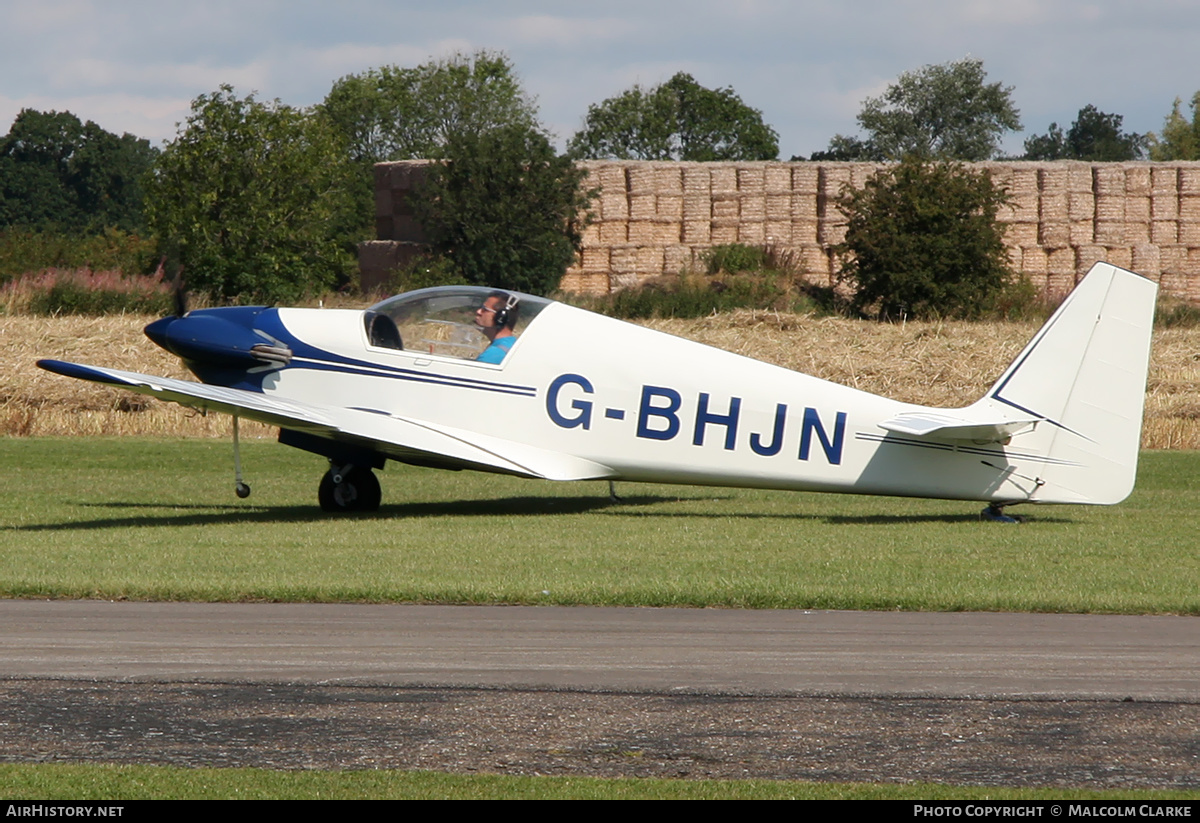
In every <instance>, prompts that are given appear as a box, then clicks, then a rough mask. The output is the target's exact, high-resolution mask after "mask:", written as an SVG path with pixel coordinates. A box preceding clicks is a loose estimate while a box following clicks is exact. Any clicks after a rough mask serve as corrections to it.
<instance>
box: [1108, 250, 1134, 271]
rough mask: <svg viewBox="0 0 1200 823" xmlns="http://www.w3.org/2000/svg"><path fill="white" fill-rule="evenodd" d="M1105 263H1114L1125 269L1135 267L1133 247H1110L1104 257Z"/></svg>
mask: <svg viewBox="0 0 1200 823" xmlns="http://www.w3.org/2000/svg"><path fill="white" fill-rule="evenodd" d="M1104 262H1105V263H1112V264H1113V265H1114V266H1120V267H1121V268H1123V269H1129V268H1131V267H1132V266H1133V246H1110V247H1109V248H1108V249H1107V250H1106V253H1105V255H1104Z"/></svg>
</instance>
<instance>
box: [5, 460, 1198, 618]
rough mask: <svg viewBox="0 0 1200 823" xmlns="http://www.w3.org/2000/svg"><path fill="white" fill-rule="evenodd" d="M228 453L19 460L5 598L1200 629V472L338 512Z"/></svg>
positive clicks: (302, 485)
mask: <svg viewBox="0 0 1200 823" xmlns="http://www.w3.org/2000/svg"><path fill="white" fill-rule="evenodd" d="M242 456H243V464H244V466H245V467H246V472H247V479H248V481H249V482H250V483H251V484H252V485H253V487H254V495H253V496H252V497H251V498H250V499H249V500H245V501H241V500H238V499H237V498H236V497H234V495H233V489H232V486H233V478H232V468H231V464H232V460H231V449H230V446H229V444H228V443H223V442H214V441H207V440H180V441H166V440H143V439H91V438H89V439H82V438H80V439H73V438H62V439H55V438H45V439H2V440H0V461H2V465H3V466H4V468H5V471H4V472H3V473H2V474H0V504H2V506H3V508H2V509H0V511H2V512H3V513H2V514H0V596H4V597H98V598H131V599H158V600H226V601H230V600H282V601H309V600H316V601H368V602H377V601H413V602H438V603H538V604H551V603H552V604H581V603H582V604H597V605H647V606H727V607H747V608H822V609H905V610H1001V611H1065V612H1122V613H1184V614H1200V591H1198V590H1197V587H1196V585H1195V581H1196V580H1198V579H1200V555H1198V554H1197V552H1196V551H1195V535H1196V534H1197V533H1200V528H1198V527H1200V490H1198V489H1197V487H1196V484H1195V482H1194V478H1195V477H1197V476H1198V475H1200V454H1197V453H1190V452H1148V453H1146V454H1144V455H1143V460H1142V468H1141V472H1140V477H1139V482H1138V487H1137V490H1136V491H1135V492H1134V494H1133V496H1132V497H1131V498H1130V499H1129V500H1127V501H1126V502H1125V503H1123V504H1121V505H1119V506H1116V507H1109V508H1092V507H1028V508H1026V509H1025V513H1026V514H1027V516H1028V518H1029V520H1028V522H1026V523H1024V524H1022V525H1020V526H1005V525H1001V524H994V523H984V522H980V521H979V520H978V519H977V513H978V510H979V509H980V508H981V506H980V505H979V504H971V503H961V502H941V501H922V500H903V499H891V498H870V497H852V496H840V495H812V494H797V493H788V492H764V491H749V490H736V489H715V488H696V487H682V486H649V485H640V484H619V487H618V491H619V492H620V493H621V494H622V495H623V496H625V498H626V502H625V503H624V504H618V505H612V504H609V502H608V499H607V485H606V484H604V483H577V484H555V483H549V482H540V481H528V480H520V479H516V478H508V477H502V476H494V475H482V474H476V473H471V472H436V471H430V470H421V469H413V468H408V467H403V466H399V465H397V464H389V466H388V468H387V470H386V471H384V472H382V473H381V480H382V482H383V487H384V506H383V508H382V509H381V510H380V511H379V512H378V513H377V514H375V515H371V516H363V517H355V518H338V517H330V516H328V515H325V514H323V513H322V512H321V511H320V510H319V509H318V508H317V506H316V501H315V497H316V483H317V480H318V478H319V476H320V474H321V473H322V471H323V470H324V468H325V467H324V465H323V461H322V460H320V459H319V458H315V457H313V456H311V455H307V454H304V453H301V452H297V451H295V450H292V449H287V448H285V447H282V446H279V445H277V444H274V443H269V442H252V443H248V444H245V445H244V447H243V455H242Z"/></svg>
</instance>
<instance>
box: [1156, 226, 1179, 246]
mask: <svg viewBox="0 0 1200 823" xmlns="http://www.w3.org/2000/svg"><path fill="white" fill-rule="evenodd" d="M1150 240H1151V241H1152V242H1154V243H1157V244H1159V245H1160V246H1166V245H1170V244H1172V243H1178V242H1179V221H1178V220H1155V221H1154V222H1153V223H1151V224H1150Z"/></svg>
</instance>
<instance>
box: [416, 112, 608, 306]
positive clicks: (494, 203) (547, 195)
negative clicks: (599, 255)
mask: <svg viewBox="0 0 1200 823" xmlns="http://www.w3.org/2000/svg"><path fill="white" fill-rule="evenodd" d="M585 176H586V175H585V172H584V171H583V170H582V169H578V168H576V167H575V165H574V164H573V163H572V162H571V161H570V160H569V159H568V158H566V157H558V156H556V155H555V152H554V149H553V148H552V147H551V145H550V141H549V139H547V137H546V136H545V135H544V134H542V133H541V132H539V131H536V130H534V129H529V128H524V127H521V126H519V125H507V126H502V127H500V128H497V129H493V130H491V131H485V132H472V131H463V132H456V133H452V134H450V136H449V138H448V140H447V141H446V145H445V147H444V149H443V152H442V158H441V160H440V162H439V163H437V164H435V165H434V166H433V167H432V168H431V169H430V172H429V176H428V178H427V179H426V181H425V183H424V185H422V186H421V187H419V189H418V191H417V197H416V199H415V200H414V204H413V205H414V212H415V215H416V218H417V220H418V221H420V223H421V225H422V226H423V227H424V229H425V231H426V234H427V235H428V237H429V240H430V245H431V247H432V249H433V251H434V253H435V254H436V255H438V256H440V257H441V258H443V259H444V260H447V261H449V262H450V264H451V265H452V267H453V269H454V270H455V271H456V272H457V274H458V275H459V276H460V277H461V278H462V279H463V280H465V281H466V282H468V283H477V284H480V285H487V286H493V287H496V288H505V289H513V290H516V291H525V292H530V293H532V294H549V293H551V292H553V291H554V290H555V289H556V288H557V287H558V283H559V281H560V280H561V279H562V276H563V274H564V273H566V270H567V267H568V266H569V265H570V264H571V262H572V260H573V259H574V256H575V254H576V252H577V251H578V250H579V247H580V243H581V240H582V237H581V232H582V229H583V226H584V224H585V222H586V220H587V214H586V209H587V205H588V203H589V202H590V200H591V198H592V197H594V196H595V191H594V190H592V191H584V190H583V188H582V186H583V181H584V178H585Z"/></svg>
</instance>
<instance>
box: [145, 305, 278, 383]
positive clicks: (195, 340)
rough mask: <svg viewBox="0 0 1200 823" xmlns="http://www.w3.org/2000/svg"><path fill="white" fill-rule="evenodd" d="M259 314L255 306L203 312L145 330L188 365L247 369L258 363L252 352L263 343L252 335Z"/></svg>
mask: <svg viewBox="0 0 1200 823" xmlns="http://www.w3.org/2000/svg"><path fill="white" fill-rule="evenodd" d="M262 311H263V309H262V308H260V307H257V306H256V307H249V306H247V307H238V308H230V309H203V310H200V311H193V312H189V313H188V314H185V315H184V316H183V317H164V318H162V319H161V320H155V321H154V322H153V323H151V324H150V325H148V326H146V328H145V330H144V331H145V332H146V336H147V337H149V338H150V339H151V340H153V341H154V342H155V343H156V344H158V345H159V346H161V347H162V348H164V349H166V350H167V351H169V352H171V353H172V354H174V355H177V356H179V357H181V358H183V359H184V360H185V361H187V362H189V363H199V364H205V365H211V366H222V367H227V368H249V367H251V366H254V365H257V364H258V363H259V358H257V357H255V355H254V354H253V353H252V352H251V349H252V348H253V347H254V346H261V345H262V344H263V343H264V338H263V337H261V336H259V335H257V334H255V332H254V319H255V318H256V317H257V316H258V314H259V313H260V312H262Z"/></svg>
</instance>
